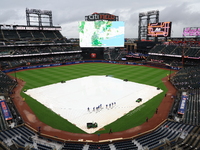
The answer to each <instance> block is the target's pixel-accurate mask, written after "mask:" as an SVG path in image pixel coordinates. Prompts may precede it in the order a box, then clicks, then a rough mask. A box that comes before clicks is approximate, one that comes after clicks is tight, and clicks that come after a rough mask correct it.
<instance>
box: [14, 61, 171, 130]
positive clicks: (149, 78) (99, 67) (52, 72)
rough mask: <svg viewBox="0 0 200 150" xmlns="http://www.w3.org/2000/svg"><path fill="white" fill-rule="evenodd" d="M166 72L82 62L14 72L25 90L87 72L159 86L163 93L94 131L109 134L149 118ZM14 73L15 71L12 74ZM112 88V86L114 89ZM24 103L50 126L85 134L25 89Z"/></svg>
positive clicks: (162, 87) (129, 66) (84, 74)
mask: <svg viewBox="0 0 200 150" xmlns="http://www.w3.org/2000/svg"><path fill="white" fill-rule="evenodd" d="M167 74H169V70H163V69H156V68H151V67H145V66H132V65H118V64H105V63H85V64H77V65H68V66H60V67H51V68H42V69H33V70H26V71H21V72H17V73H16V76H17V78H21V79H23V80H24V81H26V85H25V87H24V89H27V90H28V89H32V88H36V87H41V86H45V85H49V84H53V83H58V82H61V81H66V80H71V79H76V78H80V77H85V76H90V75H112V76H113V77H115V78H119V79H128V80H129V81H133V82H137V83H142V84H147V85H152V86H155V87H159V88H161V89H162V90H163V91H164V92H162V93H161V94H159V95H157V96H156V97H154V98H153V99H151V100H150V101H148V102H146V103H145V104H143V105H141V106H139V107H138V108H136V109H134V110H132V111H130V112H129V113H128V114H126V115H125V116H123V117H121V118H120V119H118V120H116V121H115V122H113V123H111V124H109V125H107V126H105V127H104V129H103V130H101V131H97V132H96V133H95V134H98V133H100V134H102V133H108V132H109V129H110V128H112V130H113V132H117V131H123V130H126V129H129V128H132V127H135V126H138V125H141V124H142V123H144V122H145V120H146V117H149V118H151V117H152V116H153V114H154V113H155V110H156V108H157V107H158V106H159V104H160V103H161V101H162V99H163V97H164V95H165V93H166V92H167V89H166V87H165V86H164V84H163V83H162V81H161V79H162V78H163V77H165V76H166V75H167ZM11 75H13V76H14V74H11ZM113 90H114V89H113ZM21 95H22V97H24V98H25V101H26V103H27V104H28V105H29V106H30V108H31V109H32V110H33V112H34V113H35V114H36V115H37V117H38V118H39V119H40V120H41V121H42V122H44V123H46V124H48V125H49V126H51V127H53V128H57V129H61V130H64V131H69V132H73V133H85V132H84V131H82V130H81V129H79V128H77V127H76V126H74V125H73V124H71V123H70V122H68V121H67V120H65V119H63V118H61V117H60V116H59V115H57V114H56V113H54V112H52V111H51V110H50V109H48V108H46V107H45V106H43V105H42V104H40V103H39V102H37V101H36V100H34V99H32V98H31V97H29V96H28V95H26V94H25V93H24V92H21Z"/></svg>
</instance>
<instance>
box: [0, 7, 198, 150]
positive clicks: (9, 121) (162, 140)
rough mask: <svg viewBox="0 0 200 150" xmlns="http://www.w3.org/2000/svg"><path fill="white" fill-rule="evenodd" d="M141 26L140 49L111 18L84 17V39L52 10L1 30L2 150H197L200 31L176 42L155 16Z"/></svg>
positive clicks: (187, 31)
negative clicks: (56, 21)
mask: <svg viewBox="0 0 200 150" xmlns="http://www.w3.org/2000/svg"><path fill="white" fill-rule="evenodd" d="M35 18H37V19H35ZM43 18H45V22H43ZM138 19H139V25H138V33H139V34H138V38H136V39H134V38H125V37H124V29H125V26H124V22H123V21H119V16H116V15H113V14H110V13H97V12H95V13H92V14H91V15H88V16H85V20H84V21H80V22H78V23H77V24H78V27H77V30H78V31H79V38H66V37H64V36H63V35H62V34H61V30H62V27H61V26H54V25H53V22H52V11H50V10H39V9H28V8H27V9H26V21H27V25H8V24H1V25H0V57H1V58H0V109H1V110H0V122H1V123H0V149H2V150H199V149H200V127H199V125H200V82H199V81H200V75H199V72H200V68H199V65H200V61H199V59H200V42H199V41H200V40H199V38H198V36H195V35H197V34H198V33H199V32H198V31H199V28H198V27H195V29H194V27H191V28H188V27H187V28H184V29H183V35H184V37H180V38H178V37H177V38H172V37H171V30H172V29H171V28H172V22H169V21H168V20H167V21H166V22H159V11H158V10H155V11H154V10H153V11H148V12H146V13H144V12H142V13H139V17H138ZM35 20H38V22H37V23H36V24H35ZM33 24H34V25H33ZM44 24H45V25H44ZM194 31H196V32H194ZM187 36H195V37H190V38H188V37H187Z"/></svg>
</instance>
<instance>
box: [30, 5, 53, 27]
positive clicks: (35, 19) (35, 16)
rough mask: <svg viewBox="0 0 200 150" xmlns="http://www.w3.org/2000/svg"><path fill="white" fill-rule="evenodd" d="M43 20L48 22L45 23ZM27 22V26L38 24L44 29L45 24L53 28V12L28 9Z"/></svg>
mask: <svg viewBox="0 0 200 150" xmlns="http://www.w3.org/2000/svg"><path fill="white" fill-rule="evenodd" d="M42 19H48V21H43V20H42ZM26 21H27V26H32V25H33V24H38V26H39V27H42V26H44V25H43V24H47V25H48V26H50V27H52V26H53V21H52V11H50V10H40V9H28V8H26ZM31 23H32V24H31Z"/></svg>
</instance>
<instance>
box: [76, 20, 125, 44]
mask: <svg viewBox="0 0 200 150" xmlns="http://www.w3.org/2000/svg"><path fill="white" fill-rule="evenodd" d="M79 41H80V42H79V44H80V47H124V22H123V21H80V22H79Z"/></svg>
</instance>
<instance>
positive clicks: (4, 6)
mask: <svg viewBox="0 0 200 150" xmlns="http://www.w3.org/2000/svg"><path fill="white" fill-rule="evenodd" d="M26 8H29V9H41V10H51V11H52V13H53V24H54V26H57V25H59V26H61V27H62V31H61V33H62V34H63V35H64V36H66V37H67V38H78V37H79V34H78V21H84V20H85V16H87V15H91V14H92V13H94V12H98V13H110V14H113V15H116V16H119V20H120V21H124V22H125V37H126V38H137V37H138V21H139V13H141V12H147V11H152V10H159V16H160V17H159V21H160V22H162V21H172V31H171V36H172V37H181V36H182V32H183V28H184V27H200V17H199V16H200V9H199V8H200V0H1V4H0V10H1V11H0V24H14V25H26V13H25V10H26Z"/></svg>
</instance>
